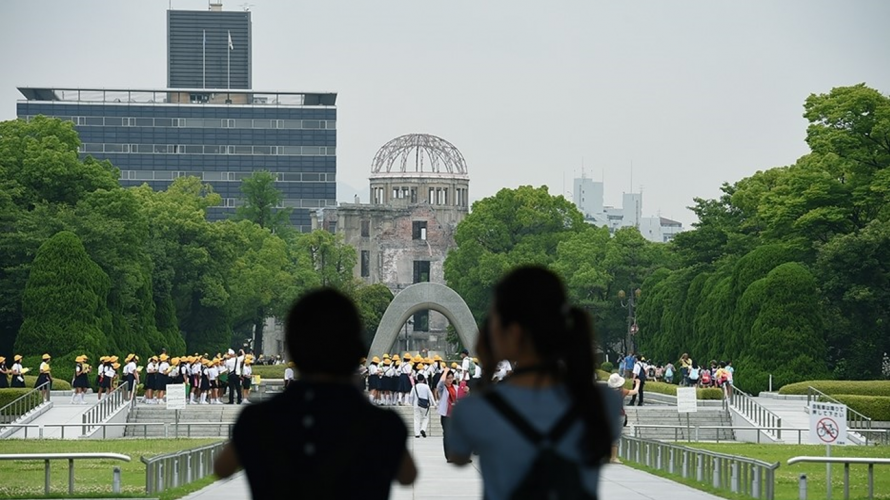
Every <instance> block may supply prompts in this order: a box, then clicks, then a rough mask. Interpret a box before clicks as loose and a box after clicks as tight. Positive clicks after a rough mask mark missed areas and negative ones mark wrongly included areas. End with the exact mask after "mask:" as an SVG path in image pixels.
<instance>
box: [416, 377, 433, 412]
mask: <svg viewBox="0 0 890 500" xmlns="http://www.w3.org/2000/svg"><path fill="white" fill-rule="evenodd" d="M411 395H412V396H413V397H414V407H415V408H420V405H419V404H418V400H420V399H427V400H429V402H430V408H432V407H433V406H434V405H435V404H436V398H434V397H433V391H432V390H431V389H430V386H428V385H426V382H420V383H417V384H415V385H414V389H412V390H411Z"/></svg>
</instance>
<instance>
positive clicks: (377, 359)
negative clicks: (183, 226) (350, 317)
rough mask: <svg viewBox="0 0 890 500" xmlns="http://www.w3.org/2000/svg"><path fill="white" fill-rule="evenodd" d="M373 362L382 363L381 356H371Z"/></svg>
mask: <svg viewBox="0 0 890 500" xmlns="http://www.w3.org/2000/svg"><path fill="white" fill-rule="evenodd" d="M371 363H377V364H380V358H378V357H377V356H374V357H373V358H371ZM288 365H290V363H288Z"/></svg>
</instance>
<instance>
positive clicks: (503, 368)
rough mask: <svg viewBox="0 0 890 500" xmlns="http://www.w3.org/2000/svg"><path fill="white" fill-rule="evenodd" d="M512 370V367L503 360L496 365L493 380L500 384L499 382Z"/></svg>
mask: <svg viewBox="0 0 890 500" xmlns="http://www.w3.org/2000/svg"><path fill="white" fill-rule="evenodd" d="M512 370H513V365H511V364H510V362H509V361H507V360H506V359H505V360H503V361H501V362H500V363H498V369H497V371H495V372H494V378H496V379H497V380H498V381H499V382H500V381H501V380H504V377H506V376H507V375H508V374H509V373H510V372H511V371H512Z"/></svg>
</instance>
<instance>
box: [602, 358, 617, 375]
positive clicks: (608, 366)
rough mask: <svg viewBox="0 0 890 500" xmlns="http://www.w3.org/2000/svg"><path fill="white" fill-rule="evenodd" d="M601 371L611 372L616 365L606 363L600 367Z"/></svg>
mask: <svg viewBox="0 0 890 500" xmlns="http://www.w3.org/2000/svg"><path fill="white" fill-rule="evenodd" d="M600 369H601V370H603V371H604V372H611V371H612V370H614V369H615V365H613V364H612V362H611V361H606V362H604V363H603V364H601V365H600Z"/></svg>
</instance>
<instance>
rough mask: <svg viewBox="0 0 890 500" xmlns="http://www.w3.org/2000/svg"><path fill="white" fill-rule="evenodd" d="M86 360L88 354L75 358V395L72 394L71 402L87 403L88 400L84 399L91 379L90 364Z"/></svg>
mask: <svg viewBox="0 0 890 500" xmlns="http://www.w3.org/2000/svg"><path fill="white" fill-rule="evenodd" d="M86 361H87V356H86V354H81V355H80V356H78V357H76V358H74V378H73V379H71V387H73V388H74V395H73V396H71V404H75V405H78V404H79V405H85V404H86V401H84V400H83V395H84V393H86V390H87V388H88V387H89V386H90V381H89V378H88V375H87V374H88V373H89V372H90V366H89V365H88V364H86Z"/></svg>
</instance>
